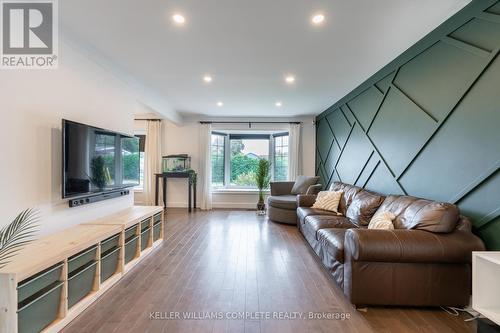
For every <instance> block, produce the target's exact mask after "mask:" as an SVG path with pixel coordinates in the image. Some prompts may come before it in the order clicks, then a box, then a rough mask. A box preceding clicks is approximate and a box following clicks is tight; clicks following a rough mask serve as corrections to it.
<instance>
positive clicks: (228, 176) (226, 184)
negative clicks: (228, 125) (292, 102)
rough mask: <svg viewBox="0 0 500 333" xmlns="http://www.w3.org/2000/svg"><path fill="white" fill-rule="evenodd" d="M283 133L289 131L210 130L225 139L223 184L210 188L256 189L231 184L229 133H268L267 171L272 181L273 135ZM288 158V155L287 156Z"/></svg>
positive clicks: (222, 189) (255, 188)
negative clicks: (223, 136)
mask: <svg viewBox="0 0 500 333" xmlns="http://www.w3.org/2000/svg"><path fill="white" fill-rule="evenodd" d="M283 133H287V135H289V133H288V132H287V131H283V130H281V131H273V132H267V131H263V132H258V131H252V132H241V131H236V132H234V131H221V130H215V131H212V134H213V135H225V136H226V137H225V140H224V185H223V186H215V185H212V189H214V190H216V191H217V190H220V191H224V190H248V191H256V190H257V187H249V186H239V185H231V139H230V135H231V134H242V135H245V134H248V135H251V134H254V135H255V134H257V135H269V139H268V140H269V164H270V165H269V172H270V174H271V181H274V163H275V160H274V158H275V151H274V148H275V147H274V135H277V134H279V135H283ZM288 158H290V156H288Z"/></svg>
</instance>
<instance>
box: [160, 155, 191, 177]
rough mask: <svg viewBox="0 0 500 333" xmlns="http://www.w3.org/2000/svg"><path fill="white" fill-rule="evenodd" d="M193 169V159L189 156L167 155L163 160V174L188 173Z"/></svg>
mask: <svg viewBox="0 0 500 333" xmlns="http://www.w3.org/2000/svg"><path fill="white" fill-rule="evenodd" d="M190 169H191V157H189V156H188V155H187V154H179V155H167V156H163V158H162V171H163V173H178V172H188V171H189V170H190Z"/></svg>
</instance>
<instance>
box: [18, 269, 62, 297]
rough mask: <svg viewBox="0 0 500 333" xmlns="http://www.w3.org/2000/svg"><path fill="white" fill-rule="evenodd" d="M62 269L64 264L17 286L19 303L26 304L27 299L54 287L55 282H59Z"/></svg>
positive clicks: (44, 271)
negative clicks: (49, 287)
mask: <svg viewBox="0 0 500 333" xmlns="http://www.w3.org/2000/svg"><path fill="white" fill-rule="evenodd" d="M62 269H63V263H59V264H57V265H54V266H52V267H50V268H47V269H45V270H43V271H42V272H40V273H38V274H36V275H33V276H32V277H30V278H28V279H26V280H24V281H21V282H20V283H19V284H18V286H17V301H18V302H19V303H21V302H24V301H25V300H26V299H28V298H29V297H31V296H33V295H35V294H38V293H39V292H40V291H42V290H44V289H45V288H47V287H48V286H51V285H53V284H54V283H55V282H59V281H60V279H61V272H62Z"/></svg>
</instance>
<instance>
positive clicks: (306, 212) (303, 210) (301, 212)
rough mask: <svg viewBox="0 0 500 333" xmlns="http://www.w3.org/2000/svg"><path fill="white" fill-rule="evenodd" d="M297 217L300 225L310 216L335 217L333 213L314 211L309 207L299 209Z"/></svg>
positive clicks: (314, 209)
mask: <svg viewBox="0 0 500 333" xmlns="http://www.w3.org/2000/svg"><path fill="white" fill-rule="evenodd" d="M297 215H298V217H299V221H300V223H302V224H304V222H305V220H306V217H308V216H310V215H318V216H337V214H336V213H334V212H329V211H327V210H323V209H316V208H311V207H299V208H298V209H297Z"/></svg>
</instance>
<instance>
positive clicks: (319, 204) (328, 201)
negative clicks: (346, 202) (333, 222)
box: [312, 191, 344, 214]
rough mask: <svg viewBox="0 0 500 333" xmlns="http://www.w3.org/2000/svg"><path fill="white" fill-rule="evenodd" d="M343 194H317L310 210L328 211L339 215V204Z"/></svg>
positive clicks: (322, 192)
mask: <svg viewBox="0 0 500 333" xmlns="http://www.w3.org/2000/svg"><path fill="white" fill-rule="evenodd" d="M343 193H344V192H343V191H321V192H319V193H318V196H317V197H316V201H315V202H314V205H313V206H312V208H317V209H323V210H328V211H330V212H335V213H337V214H339V212H338V209H339V202H340V198H341V197H342V194H343Z"/></svg>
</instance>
